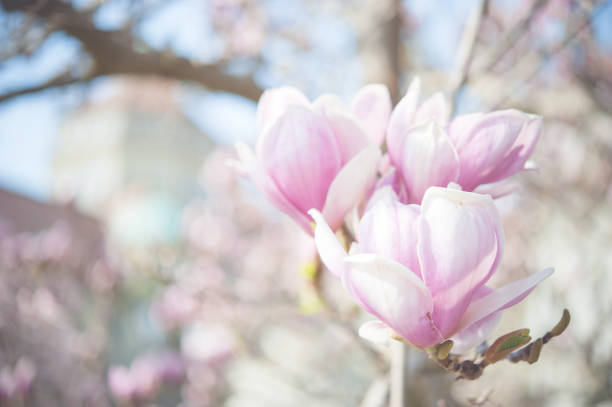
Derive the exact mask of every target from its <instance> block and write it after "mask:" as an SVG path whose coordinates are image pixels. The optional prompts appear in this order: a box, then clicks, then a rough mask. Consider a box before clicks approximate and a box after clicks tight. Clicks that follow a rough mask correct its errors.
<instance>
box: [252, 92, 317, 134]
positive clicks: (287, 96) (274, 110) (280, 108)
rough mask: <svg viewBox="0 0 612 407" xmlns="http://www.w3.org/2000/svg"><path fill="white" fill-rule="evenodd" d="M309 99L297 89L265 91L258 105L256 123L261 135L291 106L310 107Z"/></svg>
mask: <svg viewBox="0 0 612 407" xmlns="http://www.w3.org/2000/svg"><path fill="white" fill-rule="evenodd" d="M309 103H310V102H309V101H308V98H307V97H306V96H304V94H303V93H302V92H300V91H299V90H298V89H296V88H292V87H290V86H283V87H280V88H276V89H270V90H267V91H265V92H264V93H263V94H262V95H261V97H260V98H259V102H258V103H257V113H256V119H255V120H256V123H257V130H258V131H259V133H260V134H261V133H263V132H264V131H265V130H266V129H267V128H268V127H269V126H271V125H272V124H274V122H275V121H276V119H278V118H279V117H280V116H281V115H282V114H283V113H284V112H285V110H286V109H287V107H289V106H293V105H298V106H308V105H309Z"/></svg>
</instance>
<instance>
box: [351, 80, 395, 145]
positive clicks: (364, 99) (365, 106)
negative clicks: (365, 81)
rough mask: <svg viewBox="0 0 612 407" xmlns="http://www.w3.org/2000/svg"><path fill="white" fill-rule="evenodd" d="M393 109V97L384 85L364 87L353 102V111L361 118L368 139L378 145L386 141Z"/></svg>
mask: <svg viewBox="0 0 612 407" xmlns="http://www.w3.org/2000/svg"><path fill="white" fill-rule="evenodd" d="M391 108H392V106H391V96H390V95H389V90H388V89H387V87H386V86H384V85H366V86H364V87H363V88H361V89H360V90H359V92H357V94H356V95H355V97H354V98H353V100H352V102H351V111H352V112H353V113H354V114H355V116H357V117H358V118H359V120H360V122H361V124H362V125H363V127H364V129H365V131H366V134H367V135H368V137H370V139H371V140H372V142H374V143H376V144H377V145H380V143H382V141H383V140H384V139H385V133H386V130H387V123H388V122H389V117H390V116H391Z"/></svg>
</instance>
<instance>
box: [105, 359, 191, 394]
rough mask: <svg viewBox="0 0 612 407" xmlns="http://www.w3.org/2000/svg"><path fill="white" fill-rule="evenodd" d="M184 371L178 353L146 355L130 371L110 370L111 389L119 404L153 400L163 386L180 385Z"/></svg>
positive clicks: (130, 367) (113, 368) (116, 367)
mask: <svg viewBox="0 0 612 407" xmlns="http://www.w3.org/2000/svg"><path fill="white" fill-rule="evenodd" d="M184 369H185V368H184V362H183V360H182V358H181V357H180V356H179V355H178V354H176V353H172V352H166V353H161V354H146V355H143V356H140V357H139V358H137V359H136V360H134V361H133V362H132V364H131V366H129V367H126V366H119V365H113V366H111V367H110V368H109V370H108V387H109V389H110V391H111V393H112V394H113V396H114V397H115V399H116V400H118V401H119V402H137V401H141V402H142V401H146V400H151V399H152V398H153V397H154V396H155V394H156V393H157V392H158V391H159V389H160V387H161V386H162V385H163V384H164V383H171V382H180V381H181V380H182V379H183V376H184V374H185V372H184Z"/></svg>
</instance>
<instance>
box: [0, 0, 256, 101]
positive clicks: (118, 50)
mask: <svg viewBox="0 0 612 407" xmlns="http://www.w3.org/2000/svg"><path fill="white" fill-rule="evenodd" d="M6 2H7V0H2V4H3V6H5V3H6ZM24 4H27V3H26V2H24ZM20 11H23V12H27V13H31V14H33V15H36V16H37V17H38V18H39V19H42V20H43V21H45V22H46V23H47V24H48V25H50V26H51V28H52V29H54V30H56V31H60V30H61V31H64V32H65V33H66V34H68V35H70V36H72V37H74V38H76V39H77V40H79V41H80V42H81V44H82V45H83V48H84V49H85V50H86V51H87V52H88V53H89V55H90V56H91V58H92V60H93V65H94V73H92V74H91V75H87V76H85V77H82V78H77V77H71V78H65V77H61V78H59V77H58V78H54V79H52V80H50V81H48V82H47V83H45V84H43V85H39V86H34V87H31V88H25V89H21V90H17V91H13V92H9V93H6V94H4V95H0V102H1V101H6V100H8V99H10V98H13V97H16V96H20V95H23V94H28V93H34V92H37V91H40V90H44V89H48V88H51V87H59V86H65V85H68V84H73V83H77V82H80V81H89V80H91V79H93V78H94V77H97V76H102V75H117V74H137V75H158V76H163V77H167V78H171V79H177V80H186V81H193V82H195V83H198V84H200V85H202V86H204V87H206V88H208V89H212V90H218V91H225V92H230V93H234V94H237V95H241V96H244V97H246V98H248V99H252V100H257V99H258V98H259V96H260V95H261V93H262V89H261V88H260V87H259V86H258V85H257V84H256V83H255V81H254V80H253V78H252V77H237V76H234V75H230V74H228V73H226V72H225V64H199V63H197V62H193V61H191V60H189V59H187V58H183V57H180V56H178V55H176V54H174V53H173V52H171V51H157V50H154V49H151V48H150V47H149V46H147V45H146V44H145V43H143V42H142V41H140V40H139V39H137V38H135V37H134V36H132V35H131V33H130V31H129V27H128V28H125V29H122V30H110V31H106V30H101V29H99V28H97V27H96V26H95V25H94V23H93V21H92V19H91V16H90V15H89V14H88V13H82V12H80V11H77V10H75V9H74V8H73V7H72V6H71V5H70V4H69V3H64V2H63V1H61V0H44V1H43V0H41V1H39V2H37V3H36V4H34V6H31V7H29V8H28V7H25V6H24V8H23V9H21V10H20Z"/></svg>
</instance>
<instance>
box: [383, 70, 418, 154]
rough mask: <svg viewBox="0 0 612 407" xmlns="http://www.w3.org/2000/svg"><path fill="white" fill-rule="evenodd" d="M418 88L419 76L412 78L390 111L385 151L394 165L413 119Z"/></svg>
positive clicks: (401, 150)
mask: <svg viewBox="0 0 612 407" xmlns="http://www.w3.org/2000/svg"><path fill="white" fill-rule="evenodd" d="M420 88H421V81H420V80H419V78H414V79H413V80H412V83H411V84H410V87H409V88H408V91H407V92H406V95H404V97H403V98H402V99H401V100H400V101H399V103H398V104H397V106H395V109H393V112H391V117H390V119H389V126H388V128H387V151H388V152H389V158H390V159H391V163H392V164H393V165H395V166H397V165H398V164H399V163H400V162H401V160H402V152H403V147H402V146H403V144H404V141H405V140H406V131H407V130H408V129H409V128H410V126H412V123H413V120H414V114H415V112H416V108H417V102H418V99H419V91H420Z"/></svg>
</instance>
